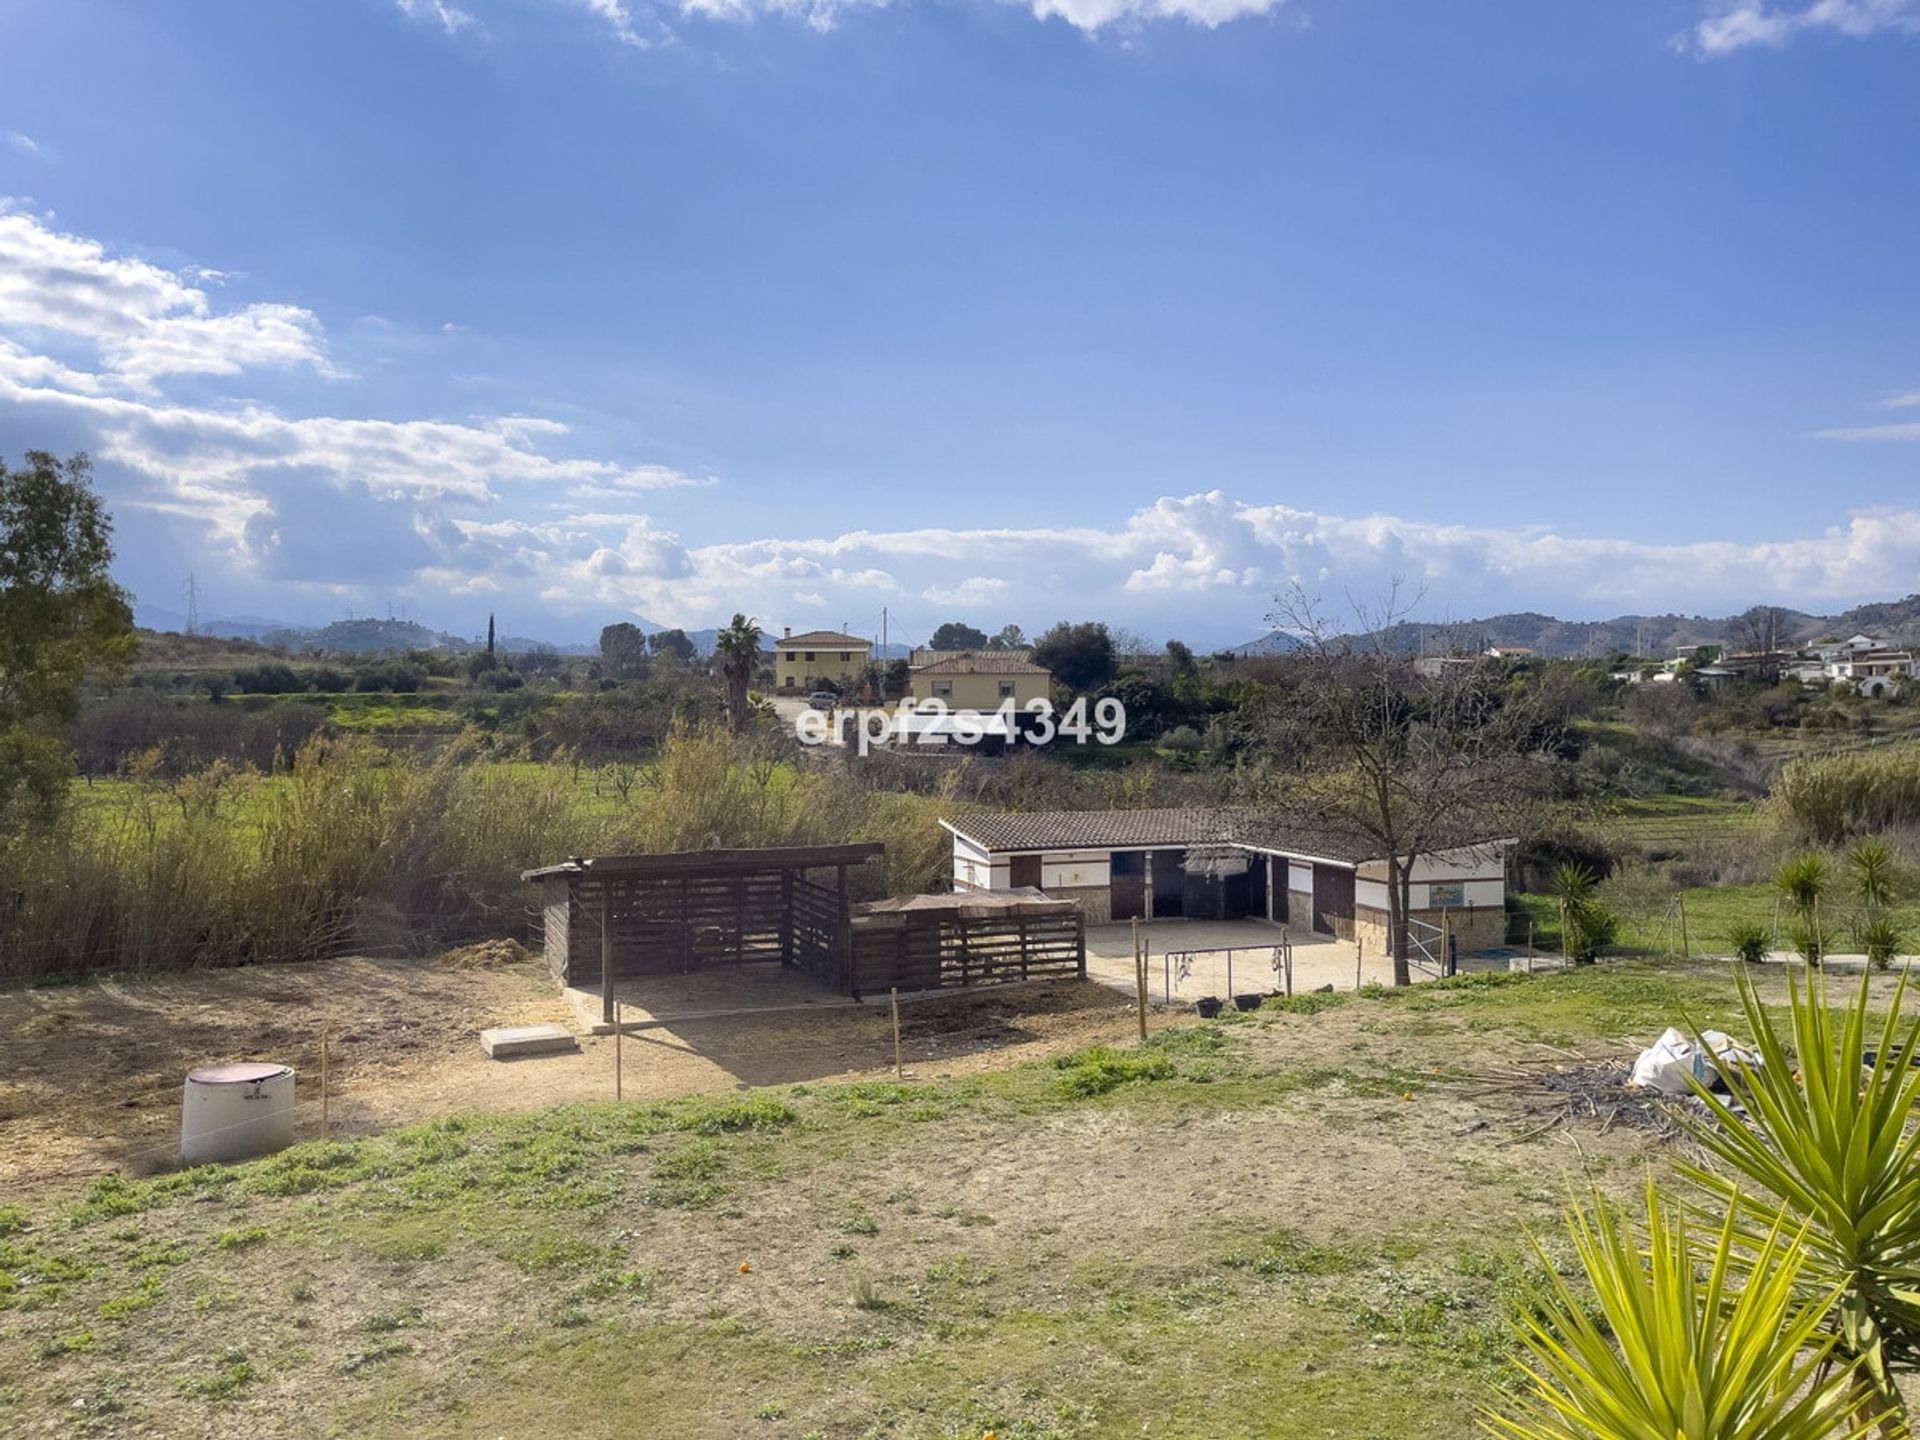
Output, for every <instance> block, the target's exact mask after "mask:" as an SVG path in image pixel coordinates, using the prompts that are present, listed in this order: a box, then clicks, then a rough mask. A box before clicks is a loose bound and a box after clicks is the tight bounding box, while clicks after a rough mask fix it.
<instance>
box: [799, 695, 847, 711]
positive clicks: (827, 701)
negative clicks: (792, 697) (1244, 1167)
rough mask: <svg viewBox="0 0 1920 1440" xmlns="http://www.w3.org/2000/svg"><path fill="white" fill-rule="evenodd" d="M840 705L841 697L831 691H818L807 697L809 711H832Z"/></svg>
mask: <svg viewBox="0 0 1920 1440" xmlns="http://www.w3.org/2000/svg"><path fill="white" fill-rule="evenodd" d="M839 703H840V697H839V696H838V695H836V694H834V693H833V691H831V690H816V691H814V692H813V693H812V694H811V695H809V696H807V708H808V709H809V710H831V709H833V707H834V706H836V705H838V704H839Z"/></svg>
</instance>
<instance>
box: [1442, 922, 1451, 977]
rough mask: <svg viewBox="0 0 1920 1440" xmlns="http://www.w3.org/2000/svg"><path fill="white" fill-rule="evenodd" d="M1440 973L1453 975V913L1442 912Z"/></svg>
mask: <svg viewBox="0 0 1920 1440" xmlns="http://www.w3.org/2000/svg"><path fill="white" fill-rule="evenodd" d="M1440 973H1441V974H1442V975H1443V976H1444V975H1451V974H1452V973H1453V912H1452V911H1451V910H1442V911H1441V912H1440Z"/></svg>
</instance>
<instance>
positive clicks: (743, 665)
mask: <svg viewBox="0 0 1920 1440" xmlns="http://www.w3.org/2000/svg"><path fill="white" fill-rule="evenodd" d="M713 651H714V654H715V655H717V656H719V658H720V673H721V674H722V675H723V676H724V677H725V678H726V682H727V723H728V724H729V725H731V726H732V727H733V729H734V730H735V731H736V732H740V731H744V730H745V729H746V728H747V722H748V720H749V719H750V718H751V712H750V710H749V708H748V705H747V687H748V686H749V685H751V684H752V683H753V672H754V671H755V670H756V669H758V668H759V665H760V627H759V626H758V625H756V624H754V623H753V621H751V620H749V619H748V618H747V617H746V616H745V615H741V614H735V615H734V617H733V623H732V624H730V625H728V626H727V628H726V629H724V630H722V631H721V632H720V634H719V637H718V638H717V639H716V640H715V641H714V643H713Z"/></svg>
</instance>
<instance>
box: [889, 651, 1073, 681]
mask: <svg viewBox="0 0 1920 1440" xmlns="http://www.w3.org/2000/svg"><path fill="white" fill-rule="evenodd" d="M913 673H914V674H916V675H1050V674H1052V673H1053V672H1052V671H1050V670H1048V669H1047V667H1046V666H1044V665H1036V664H1034V663H1033V662H1032V661H1031V660H1028V659H1025V658H1023V657H1020V656H1016V655H995V654H994V653H993V652H992V651H990V650H988V651H983V652H981V653H980V654H977V655H953V656H949V657H948V658H947V659H945V660H935V661H933V662H932V663H931V664H928V665H916V666H914V667H913Z"/></svg>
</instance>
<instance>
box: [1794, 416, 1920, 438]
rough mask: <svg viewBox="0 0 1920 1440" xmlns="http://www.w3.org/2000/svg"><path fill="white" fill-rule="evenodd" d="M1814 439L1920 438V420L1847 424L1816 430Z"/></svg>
mask: <svg viewBox="0 0 1920 1440" xmlns="http://www.w3.org/2000/svg"><path fill="white" fill-rule="evenodd" d="M1813 435H1814V438H1815V439H1816V440H1920V420H1916V421H1909V422H1904V423H1902V424H1899V425H1849V426H1846V427H1844V428H1842V429H1838V430H1816V431H1814V432H1813Z"/></svg>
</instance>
